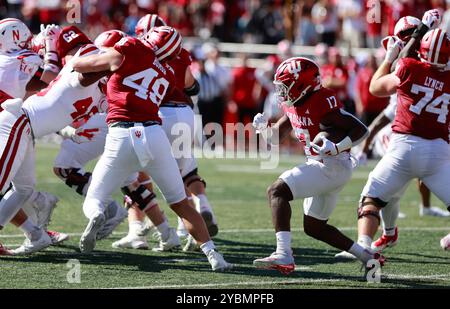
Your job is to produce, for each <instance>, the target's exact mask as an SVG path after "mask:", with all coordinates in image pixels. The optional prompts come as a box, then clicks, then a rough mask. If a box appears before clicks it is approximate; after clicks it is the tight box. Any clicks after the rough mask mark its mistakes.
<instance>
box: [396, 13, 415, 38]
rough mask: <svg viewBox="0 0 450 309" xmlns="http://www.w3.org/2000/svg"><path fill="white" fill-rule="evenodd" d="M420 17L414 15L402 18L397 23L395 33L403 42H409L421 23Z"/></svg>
mask: <svg viewBox="0 0 450 309" xmlns="http://www.w3.org/2000/svg"><path fill="white" fill-rule="evenodd" d="M420 23H421V21H420V19H418V18H416V17H414V16H405V17H402V18H400V19H399V20H398V21H397V23H396V24H395V28H394V35H395V36H396V37H398V38H399V39H400V40H402V41H403V42H408V41H409V39H410V37H411V35H412V34H413V32H414V30H416V29H417V27H418V26H419V25H420Z"/></svg>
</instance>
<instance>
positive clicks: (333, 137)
mask: <svg viewBox="0 0 450 309" xmlns="http://www.w3.org/2000/svg"><path fill="white" fill-rule="evenodd" d="M321 136H325V137H326V138H327V139H328V140H330V141H332V142H333V143H335V144H336V143H339V142H340V141H342V140H343V139H344V138H345V137H346V136H347V132H346V131H343V130H336V129H333V130H326V131H322V132H319V133H318V134H317V135H316V136H315V137H314V140H313V143H314V144H316V145H317V146H319V147H320V146H322V139H321Z"/></svg>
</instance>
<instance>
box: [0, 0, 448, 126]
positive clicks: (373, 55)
mask: <svg viewBox="0 0 450 309" xmlns="http://www.w3.org/2000/svg"><path fill="white" fill-rule="evenodd" d="M76 3H79V4H81V6H80V7H81V15H80V16H79V17H80V18H81V20H80V24H79V25H78V26H80V28H83V29H84V30H85V31H86V33H87V34H88V35H90V37H91V38H95V37H96V36H97V35H98V34H99V33H101V32H103V31H105V30H110V29H120V30H123V31H124V32H126V33H128V34H130V35H133V34H134V28H135V25H136V23H137V21H138V20H139V19H140V18H141V17H142V16H144V15H145V14H148V13H152V14H158V15H159V16H160V17H162V18H163V19H164V20H165V21H166V22H167V24H168V25H170V26H172V27H175V28H176V29H177V30H178V31H179V32H180V33H181V34H182V35H183V36H184V37H195V38H197V39H200V41H204V42H207V43H204V44H202V45H197V46H196V47H195V48H193V50H192V54H193V56H194V59H195V62H194V64H193V67H192V68H193V71H194V73H195V76H196V78H197V79H198V80H199V82H200V85H201V91H200V94H199V96H198V98H197V102H196V109H197V111H198V112H199V113H200V114H201V115H202V118H203V124H204V125H205V124H207V123H209V122H218V123H230V122H231V123H236V122H243V123H249V122H250V121H251V120H252V118H253V116H254V115H255V114H256V113H258V112H261V111H264V112H265V113H266V114H267V115H268V116H269V117H271V118H273V119H276V118H277V117H278V115H279V110H278V106H277V104H276V101H275V98H274V95H273V90H274V89H273V85H272V77H273V74H274V70H275V69H276V67H277V66H278V64H279V63H280V62H281V61H282V60H284V59H286V58H288V57H291V56H293V53H292V45H293V44H294V45H301V46H315V55H314V56H315V57H316V60H317V61H318V62H319V64H320V66H321V74H322V79H323V84H324V85H325V86H326V87H329V88H333V89H335V90H336V91H337V94H338V97H339V99H340V100H341V101H342V102H343V103H344V105H345V108H346V109H347V111H349V112H351V113H353V114H356V115H357V116H358V117H359V118H360V119H361V120H362V121H364V122H365V123H366V124H369V123H370V122H371V121H372V120H373V119H374V118H375V117H376V116H377V115H378V113H379V112H381V111H382V110H383V109H384V107H385V106H386V105H387V104H388V99H385V98H376V97H373V96H372V95H371V94H370V93H369V83H370V79H371V77H372V75H373V73H374V72H375V70H376V68H377V66H378V64H379V63H380V61H381V60H382V59H383V57H384V51H383V50H382V49H380V48H379V47H380V41H381V39H382V38H383V37H385V36H386V35H388V34H392V33H393V29H394V26H395V23H396V22H397V21H398V19H399V18H400V17H402V16H406V15H412V16H416V17H418V18H421V17H422V15H423V13H424V12H425V11H427V10H429V9H431V8H440V9H442V11H443V12H445V13H444V20H443V23H442V27H443V28H444V29H446V30H447V31H450V0H383V1H374V0H297V1H296V0H284V1H282V0H273V1H270V0H168V1H161V0H80V1H74V0H68V1H67V0H0V17H1V18H5V17H16V18H19V19H21V20H23V21H24V22H25V23H27V25H28V26H29V27H30V29H31V30H32V31H33V32H34V33H38V32H39V27H40V24H51V23H56V24H62V25H64V24H66V23H67V21H66V17H67V13H68V12H70V9H73V8H74V6H75V7H76ZM374 5H379V9H380V10H379V11H371V8H373V6H374ZM374 14H375V15H374ZM75 17H76V16H75ZM378 18H379V20H378V21H379V22H370V20H375V21H377V20H376V19H378ZM211 42H236V43H261V44H277V46H278V51H279V52H278V54H274V55H269V56H268V57H267V58H265V64H264V65H262V66H260V67H257V68H255V67H251V66H250V65H249V64H248V58H249V57H256V58H258V57H260V58H261V57H264V56H261V55H250V54H240V53H236V54H234V55H232V56H234V57H237V58H239V60H240V61H239V64H238V65H237V66H235V67H226V66H224V65H222V64H221V63H220V61H219V60H220V57H221V56H222V55H221V52H220V50H219V49H218V47H217V44H215V43H211ZM337 47H341V48H345V49H346V50H347V51H348V52H347V53H346V54H345V55H342V54H341V52H340V50H342V49H339V48H337ZM366 47H367V48H371V49H370V51H369V52H368V53H355V52H353V51H352V49H353V48H366ZM227 56H230V55H228V54H227Z"/></svg>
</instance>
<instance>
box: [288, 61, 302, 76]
mask: <svg viewBox="0 0 450 309" xmlns="http://www.w3.org/2000/svg"><path fill="white" fill-rule="evenodd" d="M287 69H288V71H289V73H291V74H294V78H295V79H298V76H299V75H298V73H300V72H301V70H302V67H301V66H300V61H292V62H289V63H288V65H287Z"/></svg>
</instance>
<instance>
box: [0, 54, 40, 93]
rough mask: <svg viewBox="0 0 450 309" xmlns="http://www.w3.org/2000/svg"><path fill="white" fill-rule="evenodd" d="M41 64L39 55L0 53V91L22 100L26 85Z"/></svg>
mask: <svg viewBox="0 0 450 309" xmlns="http://www.w3.org/2000/svg"><path fill="white" fill-rule="evenodd" d="M41 64H42V59H41V58H40V57H39V55H38V54H36V53H34V52H32V51H29V50H21V51H18V52H15V53H11V54H5V53H0V90H2V91H3V92H5V93H7V94H8V95H10V96H11V97H13V98H21V99H23V98H24V97H25V94H26V87H27V85H28V83H29V82H30V80H31V79H32V78H33V76H34V75H35V74H36V72H37V70H38V69H39V67H40V66H41Z"/></svg>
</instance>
